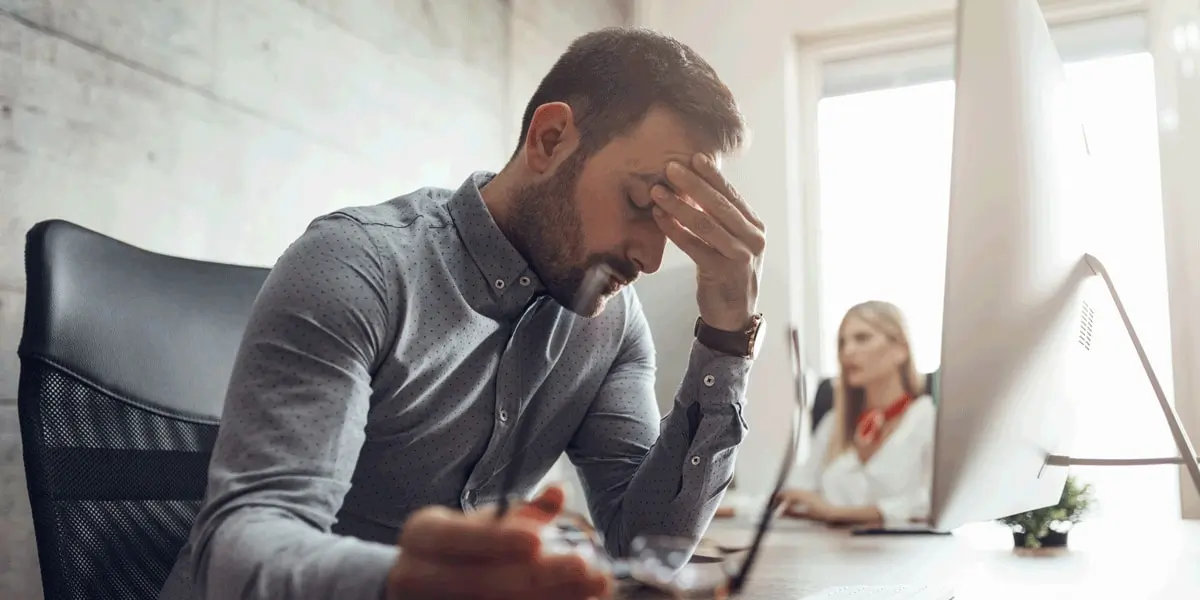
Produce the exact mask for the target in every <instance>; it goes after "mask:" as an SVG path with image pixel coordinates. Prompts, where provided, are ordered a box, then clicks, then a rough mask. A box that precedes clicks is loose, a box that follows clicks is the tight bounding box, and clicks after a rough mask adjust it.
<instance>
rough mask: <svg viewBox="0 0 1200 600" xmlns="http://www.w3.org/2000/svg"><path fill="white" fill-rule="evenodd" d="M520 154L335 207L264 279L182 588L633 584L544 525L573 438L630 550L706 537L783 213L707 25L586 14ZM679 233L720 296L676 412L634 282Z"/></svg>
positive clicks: (415, 592)
mask: <svg viewBox="0 0 1200 600" xmlns="http://www.w3.org/2000/svg"><path fill="white" fill-rule="evenodd" d="M522 132H523V134H522V136H521V139H520V140H519V144H518V147H517V149H516V151H515V152H514V154H513V156H512V158H511V160H510V161H509V163H508V164H507V165H506V166H505V167H504V168H503V169H502V170H501V171H500V172H499V173H496V174H492V173H484V172H480V173H475V174H472V175H471V176H470V177H468V178H467V180H466V181H465V182H464V183H463V184H462V186H461V187H459V188H458V190H457V191H451V190H443V189H428V188H427V189H421V190H418V191H415V192H412V193H410V194H408V195H405V196H401V197H399V198H396V199H394V200H391V201H388V202H385V203H383V204H379V205H375V206H367V207H358V208H348V209H344V210H339V211H337V212H334V213H332V214H329V215H326V216H324V217H321V218H319V219H317V220H316V221H314V222H313V223H312V224H311V225H310V227H309V228H308V230H307V231H306V232H305V233H304V234H303V235H302V236H301V237H300V238H299V239H298V240H297V241H296V242H295V243H294V244H293V245H292V246H291V247H289V248H288V250H287V251H286V252H285V253H284V255H283V256H282V257H281V258H280V260H279V261H278V263H277V264H276V266H275V268H274V269H273V270H272V272H271V274H270V276H269V277H268V279H267V281H266V283H265V285H264V287H263V289H262V291H261V293H260V295H259V297H258V299H257V301H256V303H255V307H254V311H253V314H252V316H251V318H250V322H249V325H248V328H247V331H246V333H245V337H244V340H243V342H242V346H241V349H240V351H239V353H238V357H237V360H236V363H235V367H234V370H233V374H232V378H231V381H230V384H229V392H228V396H227V400H226V404H225V410H224V415H223V417H222V422H221V427H220V433H219V435H218V439H217V443H216V447H215V449H214V453H213V458H212V464H211V467H210V471H209V482H208V493H207V497H206V500H205V502H204V505H203V507H202V509H201V511H200V514H199V516H198V518H197V520H196V522H195V524H194V526H193V529H192V533H191V537H190V539H189V541H188V543H187V544H186V545H185V547H184V549H183V550H182V552H181V555H180V557H179V560H178V562H177V563H176V566H175V569H174V571H173V572H172V574H171V577H170V578H169V580H168V583H167V585H166V587H165V588H164V590H163V592H162V596H161V597H162V598H163V599H164V600H176V599H180V598H188V599H193V598H212V599H222V600H232V599H237V598H253V599H264V600H265V599H283V598H339V599H349V598H372V599H375V598H389V599H392V598H394V599H410V598H424V597H439V598H445V597H454V598H458V597H476V596H478V595H481V594H486V597H489V598H508V597H512V598H589V597H596V596H601V595H603V594H605V593H606V590H607V589H608V588H609V586H610V582H609V581H608V580H607V576H606V575H605V574H604V573H603V572H601V571H600V570H596V569H594V568H592V567H591V566H589V565H587V564H585V563H584V562H582V561H581V559H579V558H578V557H571V556H550V555H543V554H542V553H540V552H539V539H538V531H539V525H540V524H543V523H545V522H547V521H548V520H550V519H553V518H555V516H556V515H557V514H558V513H559V512H560V511H561V508H562V492H561V490H558V489H553V488H552V489H550V490H548V491H546V492H544V493H543V494H542V495H541V496H539V497H538V498H536V499H534V500H533V501H531V502H528V503H526V502H519V503H518V504H519V506H518V507H517V508H515V509H514V510H511V511H508V512H506V513H503V515H502V518H498V515H497V510H496V509H495V508H494V507H495V506H496V504H497V503H498V502H500V501H501V500H502V499H503V498H506V497H507V496H506V494H508V493H516V494H527V493H529V492H530V491H531V490H532V488H533V487H534V486H535V485H537V483H538V481H539V480H540V479H541V478H542V477H543V476H544V475H545V473H546V472H547V470H548V469H549V468H550V467H551V466H552V464H553V463H554V462H555V460H556V459H557V458H558V456H560V455H561V454H562V453H563V452H566V453H567V454H568V456H569V457H570V459H571V461H572V462H573V464H574V465H575V467H576V468H577V469H578V472H579V474H580V476H581V479H582V481H583V482H584V486H585V488H586V492H587V500H588V505H589V510H590V513H591V516H592V519H593V521H594V522H595V525H596V528H597V530H598V531H600V532H601V533H603V535H604V537H605V540H606V543H607V545H608V550H609V551H610V552H611V553H613V554H614V555H621V554H624V553H626V552H628V550H629V545H630V541H631V540H632V539H633V538H634V536H636V535H639V534H658V535H672V536H682V537H685V538H689V539H693V540H694V539H697V538H698V537H699V536H700V535H701V534H702V532H703V531H704V529H705V528H706V527H707V525H708V523H709V521H710V519H711V518H712V515H713V513H714V511H715V510H716V508H717V505H718V504H719V503H720V500H721V497H722V494H723V493H724V490H725V488H726V486H727V485H728V483H729V481H730V478H731V477H732V474H733V465H734V454H735V450H736V447H737V445H738V443H739V442H740V441H741V440H742V438H743V437H744V436H745V433H746V427H745V423H744V421H743V420H742V416H741V413H742V406H743V393H744V390H745V386H746V381H747V377H748V373H749V371H750V366H751V363H752V360H753V357H754V353H755V351H756V347H757V344H756V340H757V339H758V332H759V329H760V327H761V323H762V318H761V316H760V315H758V314H756V309H755V307H756V301H757V293H758V282H759V270H760V264H761V260H762V253H763V249H764V244H765V237H764V232H763V225H762V223H761V222H760V221H759V220H758V218H756V217H755V216H754V213H753V211H751V209H750V208H749V206H748V205H747V204H746V202H745V201H744V200H742V199H741V198H739V197H738V196H737V194H736V193H735V192H734V190H733V189H732V188H731V187H730V186H729V185H728V184H727V183H726V182H725V181H724V180H723V179H722V177H721V175H720V174H719V172H718V170H717V168H716V160H717V159H718V158H719V157H720V156H721V155H723V154H725V153H728V152H729V151H732V150H734V149H735V148H737V147H738V146H739V145H740V144H741V142H742V138H743V136H744V125H743V122H742V119H741V116H740V114H739V113H738V110H737V107H736V104H735V102H734V99H733V97H732V95H731V94H730V92H729V90H728V89H727V88H726V86H725V85H724V84H723V83H722V82H721V81H720V80H719V79H718V77H717V75H716V74H715V73H714V72H713V70H712V68H711V67H710V66H709V65H708V64H707V63H705V62H704V61H703V60H702V59H701V58H700V57H699V56H697V55H696V54H695V52H694V51H692V50H691V49H690V48H688V47H686V46H684V45H682V44H680V43H679V42H677V41H675V40H673V39H671V38H668V37H666V36H663V35H661V34H657V33H653V32H649V31H645V30H640V29H631V28H615V29H606V30H601V31H598V32H594V33H591V34H587V35H585V36H583V37H581V38H579V39H578V40H576V41H575V42H574V43H572V45H571V46H570V47H569V48H568V49H567V51H566V52H565V53H564V54H563V55H562V57H560V58H559V60H558V61H557V62H556V64H555V65H554V67H553V68H552V69H551V70H550V72H549V74H548V75H547V76H546V77H545V79H544V80H543V81H542V83H541V85H540V86H539V88H538V89H537V91H536V93H535V94H534V96H533V98H532V99H531V101H530V102H529V105H528V107H527V108H526V111H525V114H524V119H523V123H522ZM668 239H669V240H671V241H672V242H673V243H675V244H676V245H678V246H679V247H680V248H681V249H682V250H683V251H684V252H686V253H687V254H688V255H689V256H690V257H691V259H692V260H693V261H694V262H695V264H696V269H697V303H698V308H699V313H700V319H699V320H698V321H697V324H696V328H695V336H696V341H695V343H694V344H693V346H692V349H691V356H690V363H689V366H688V369H687V373H686V374H685V375H684V379H683V381H682V382H681V384H680V386H679V391H678V394H677V396H676V397H675V401H674V408H673V410H671V411H670V414H669V415H668V416H667V417H666V418H665V419H663V420H662V422H661V424H660V421H659V415H658V409H657V404H656V401H655V398H654V376H655V356H654V346H653V344H652V342H651V339H650V330H649V327H648V326H647V323H646V318H645V316H644V314H643V312H642V308H641V305H640V304H639V302H638V299H637V296H636V294H635V293H634V291H633V289H632V288H630V287H629V284H631V283H633V281H634V280H635V279H637V277H638V276H639V274H641V273H653V272H654V271H655V270H657V269H658V268H659V265H660V263H661V261H662V255H663V250H664V246H665V244H666V241H667V240H668Z"/></svg>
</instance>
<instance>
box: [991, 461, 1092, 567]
mask: <svg viewBox="0 0 1200 600" xmlns="http://www.w3.org/2000/svg"><path fill="white" fill-rule="evenodd" d="M1092 501H1093V495H1092V485H1091V484H1090V483H1088V484H1081V483H1079V480H1078V479H1076V478H1075V477H1074V476H1068V477H1067V483H1066V485H1064V486H1063V491H1062V497H1061V498H1059V500H1058V504H1055V505H1054V506H1047V507H1045V508H1039V509H1037V510H1030V511H1026V512H1023V513H1018V514H1015V515H1009V516H1007V517H1004V518H1003V519H1000V522H1001V523H1004V524H1005V525H1008V527H1009V528H1010V529H1012V532H1013V544H1014V545H1015V546H1016V548H1018V549H1021V548H1029V549H1036V548H1065V547H1066V546H1067V534H1068V533H1070V531H1071V528H1072V527H1073V526H1074V525H1075V524H1076V523H1078V522H1080V521H1082V520H1083V517H1084V516H1085V515H1086V514H1087V512H1088V508H1089V507H1090V506H1091V505H1092Z"/></svg>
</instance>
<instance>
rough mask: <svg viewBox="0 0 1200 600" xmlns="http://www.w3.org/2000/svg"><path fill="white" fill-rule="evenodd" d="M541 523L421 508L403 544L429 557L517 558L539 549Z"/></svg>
mask: <svg viewBox="0 0 1200 600" xmlns="http://www.w3.org/2000/svg"><path fill="white" fill-rule="evenodd" d="M538 527H539V524H538V523H536V522H530V520H529V519H521V518H517V519H512V520H509V519H505V520H502V521H499V522H497V521H496V520H495V519H480V518H470V517H467V516H465V515H463V514H461V513H458V512H455V511H452V510H450V509H448V508H444V507H431V508H425V509H421V510H419V511H417V512H416V513H414V514H413V516H412V517H411V518H409V520H408V522H407V523H405V525H404V533H403V534H402V536H401V538H400V548H401V551H402V552H406V553H410V554H412V555H413V556H417V557H421V558H424V559H427V560H433V559H438V560H460V561H467V562H517V561H523V560H528V559H529V558H530V557H532V556H534V555H535V554H536V553H537V552H538V550H539V548H540V547H541V541H540V539H539V538H538Z"/></svg>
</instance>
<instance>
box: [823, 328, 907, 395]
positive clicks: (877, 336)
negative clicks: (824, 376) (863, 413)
mask: <svg viewBox="0 0 1200 600" xmlns="http://www.w3.org/2000/svg"><path fill="white" fill-rule="evenodd" d="M905 356H906V355H905V352H904V347H903V346H901V345H900V344H898V343H896V342H894V341H892V340H891V339H890V338H888V337H887V336H886V335H884V333H883V332H882V331H880V330H879V329H878V328H876V327H875V326H873V325H872V324H871V323H869V322H867V321H865V320H863V319H861V318H858V317H855V316H853V315H851V316H848V317H846V320H845V321H844V322H843V323H842V329H841V332H840V334H839V336H838V360H839V362H840V363H841V366H842V377H844V378H845V381H846V385H848V386H850V387H856V388H858V387H864V386H866V385H868V384H871V383H874V382H876V381H879V380H880V379H882V378H886V377H894V376H897V375H898V374H899V367H900V365H901V364H903V362H904V360H905Z"/></svg>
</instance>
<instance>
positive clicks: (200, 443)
mask: <svg viewBox="0 0 1200 600" xmlns="http://www.w3.org/2000/svg"><path fill="white" fill-rule="evenodd" d="M25 272H26V279H27V283H28V285H27V291H28V294H27V297H26V303H25V322H24V331H23V333H22V336H21V343H20V346H19V349H18V354H19V355H20V360H21V375H20V384H19V389H18V392H17V410H18V414H19V418H20V423H21V438H22V445H23V447H24V459H25V472H26V480H27V483H28V488H29V500H30V504H31V507H32V509H33V521H34V534H35V537H36V539H37V549H38V559H39V562H40V564H41V575H42V587H43V589H44V591H45V596H46V598H47V599H48V600H52V599H60V598H61V599H69V600H75V599H81V600H82V599H84V598H88V599H91V600H107V599H109V598H113V599H116V598H121V599H126V600H128V599H140V598H147V599H149V598H155V597H156V596H157V594H158V591H159V589H160V588H161V587H162V585H163V582H164V581H165V580H166V577H167V574H168V572H169V571H170V569H171V567H172V565H173V563H174V561H175V558H176V555H177V554H178V552H179V549H180V548H181V547H182V545H183V543H184V541H185V540H186V538H187V535H188V532H189V529H190V528H191V525H192V521H193V519H194V518H195V516H196V511H197V510H198V509H199V505H200V501H201V500H202V499H203V496H204V488H205V484H206V482H207V470H208V461H209V456H210V453H211V451H212V445H213V442H214V440H215V438H216V431H217V423H218V421H219V419H220V416H221V408H222V405H223V404H224V397H225V388H226V386H227V385H228V382H229V375H230V372H231V370H232V367H233V361H234V357H235V355H236V352H237V346H238V345H239V344H240V341H241V337H242V334H243V332H244V330H245V328H246V321H247V319H248V318H249V314H250V309H251V306H252V305H253V303H254V299H255V297H256V296H257V294H258V291H259V289H260V288H261V286H262V283H263V280H264V279H265V277H266V275H267V273H268V270H267V269H263V268H253V267H242V266H232V265H223V264H216V263H210V262H202V261H196V260H188V259H182V258H176V257H171V256H164V255H161V254H155V253H152V252H148V251H145V250H142V249H139V248H135V247H133V246H129V245H127V244H124V243H122V242H119V241H117V240H114V239H112V238H109V237H106V236H103V235H100V234H98V233H96V232H93V231H89V230H87V229H84V228H82V227H79V226H77V225H74V224H71V223H68V222H65V221H45V222H42V223H38V224H37V225H35V226H34V227H33V228H32V229H31V230H30V231H29V233H28V235H27V238H26V247H25Z"/></svg>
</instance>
